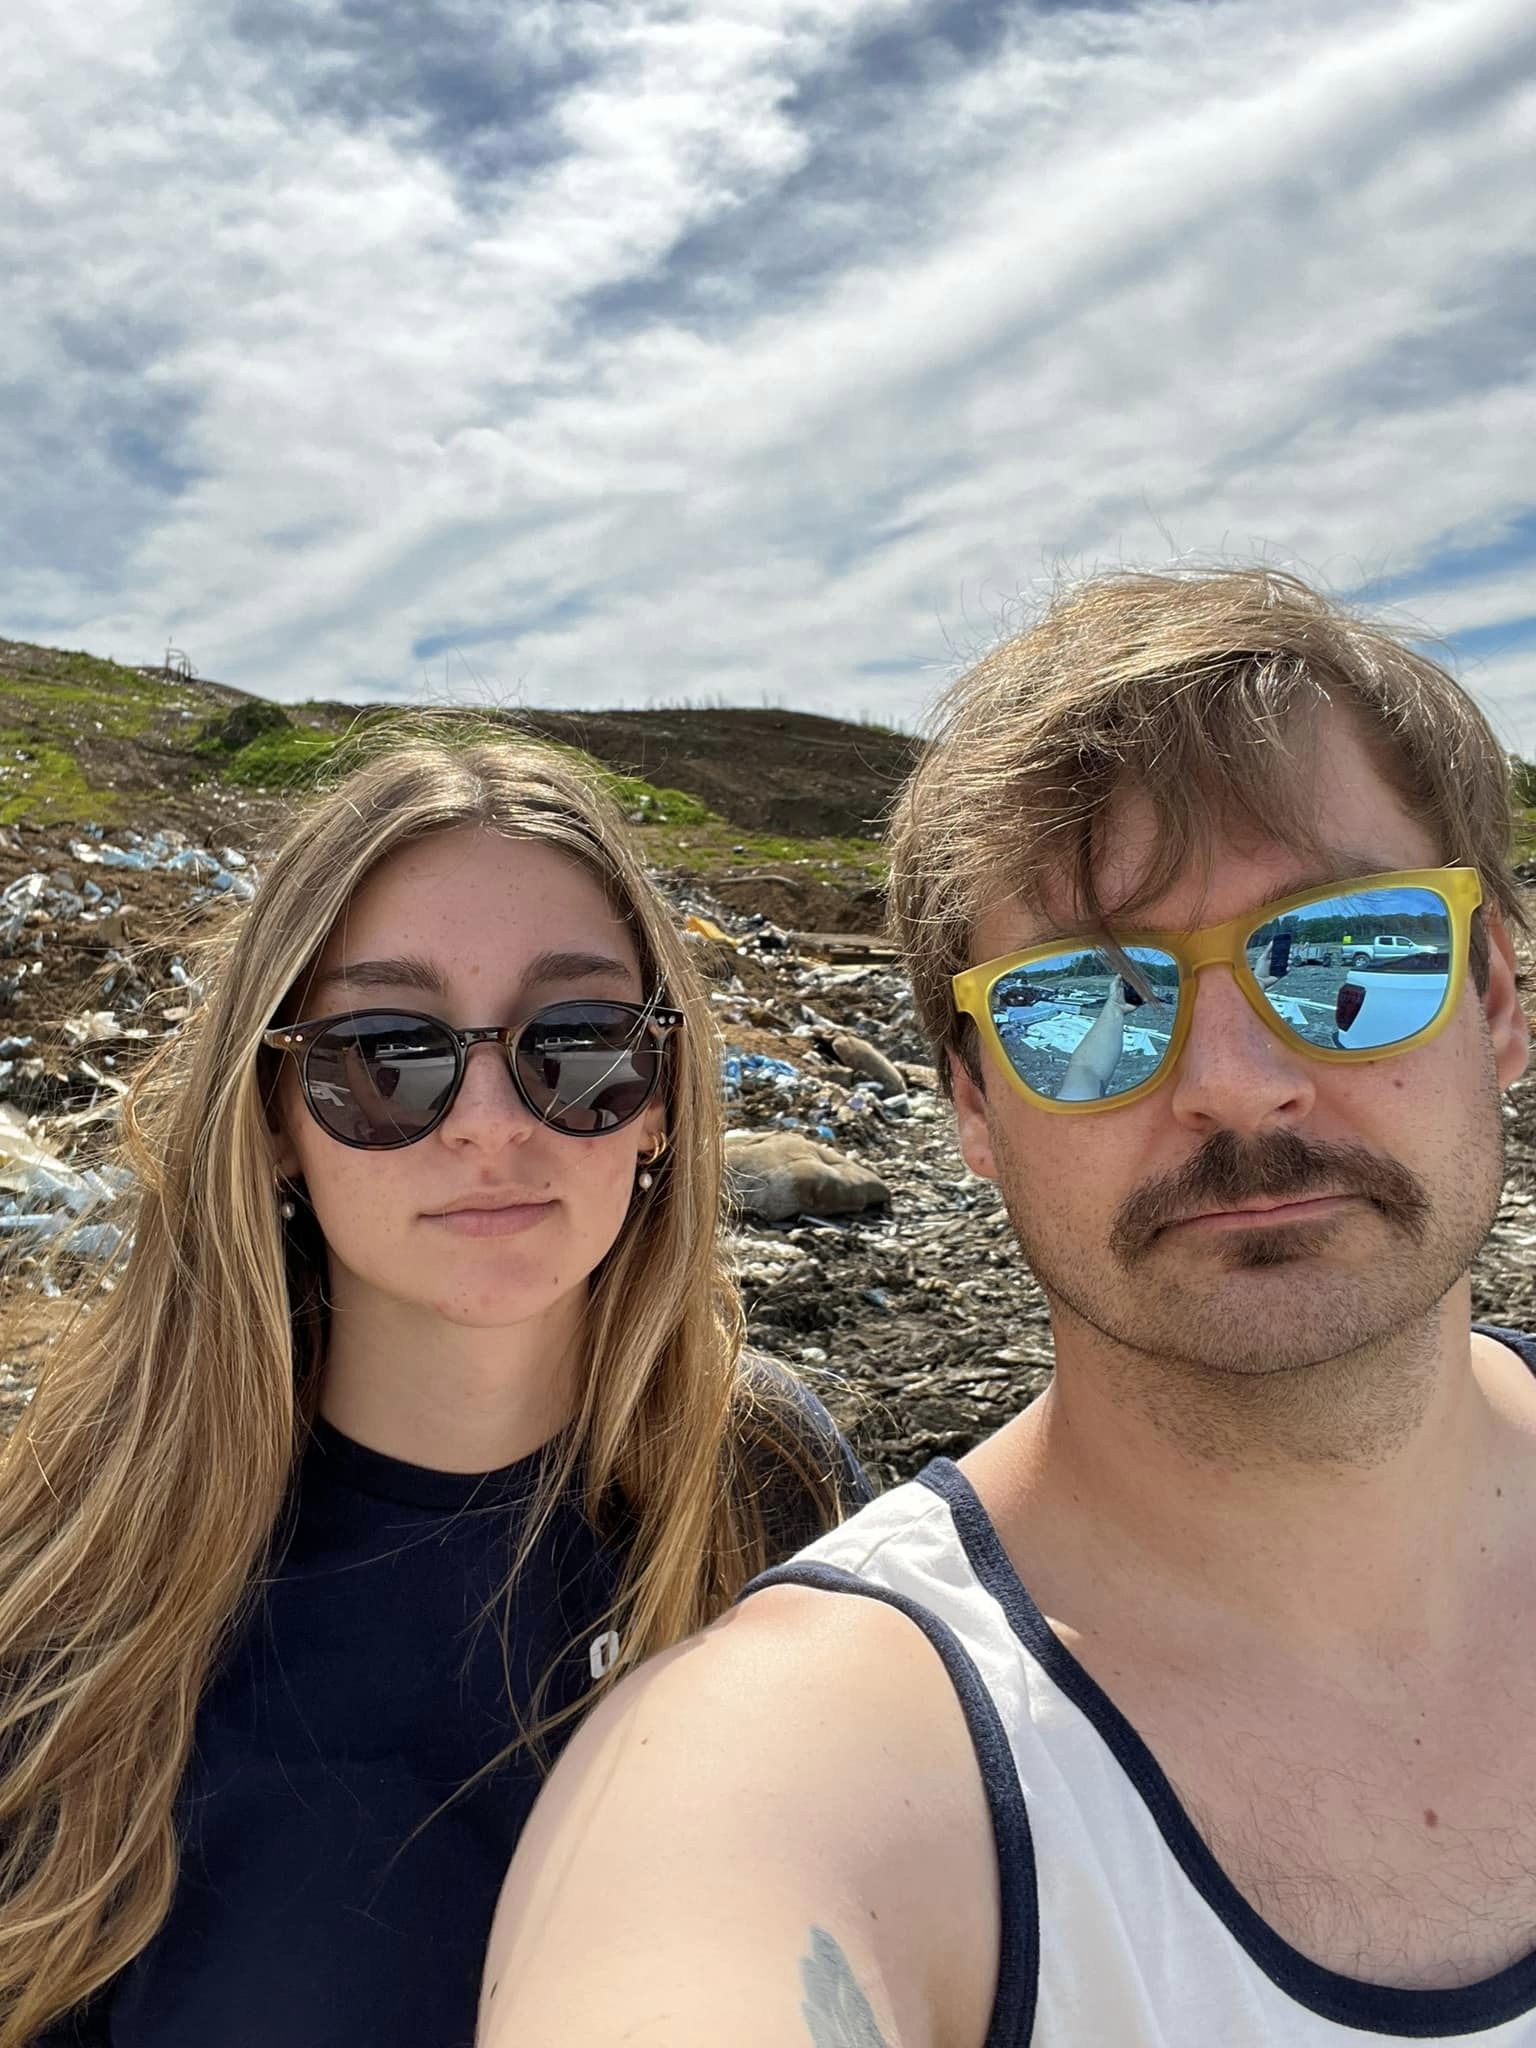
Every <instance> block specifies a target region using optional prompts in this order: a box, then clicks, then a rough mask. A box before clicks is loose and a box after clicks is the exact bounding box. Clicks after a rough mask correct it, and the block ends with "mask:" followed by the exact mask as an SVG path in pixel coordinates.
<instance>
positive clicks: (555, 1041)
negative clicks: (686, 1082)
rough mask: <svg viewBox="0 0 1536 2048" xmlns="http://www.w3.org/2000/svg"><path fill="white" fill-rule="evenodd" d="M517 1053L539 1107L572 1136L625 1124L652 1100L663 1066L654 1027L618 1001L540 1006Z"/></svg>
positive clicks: (521, 1071) (527, 1088) (521, 1077)
mask: <svg viewBox="0 0 1536 2048" xmlns="http://www.w3.org/2000/svg"><path fill="white" fill-rule="evenodd" d="M513 1057H514V1058H515V1060H516V1062H517V1073H518V1079H519V1080H520V1081H521V1083H522V1085H523V1088H524V1089H525V1091H526V1092H527V1096H528V1100H529V1101H530V1102H531V1103H532V1105H533V1107H534V1108H535V1110H536V1111H537V1112H538V1114H539V1115H540V1116H541V1117H543V1118H544V1120H545V1122H546V1123H548V1124H552V1125H553V1126H554V1127H555V1129H556V1130H560V1131H566V1132H569V1133H571V1134H572V1135H575V1134H577V1133H586V1132H592V1131H612V1130H616V1129H617V1128H618V1127H619V1125H620V1124H627V1123H628V1122H629V1121H630V1119H631V1118H632V1117H636V1116H638V1115H639V1114H640V1112H641V1110H642V1109H644V1107H645V1105H646V1104H647V1103H648V1102H649V1101H650V1099H651V1097H652V1095H653V1094H654V1093H655V1092H656V1083H657V1080H658V1078H659V1076H660V1073H661V1046H660V1043H659V1041H658V1040H657V1039H656V1037H655V1036H654V1033H653V1032H652V1030H651V1027H649V1026H648V1025H647V1024H645V1022H644V1021H643V1020H642V1018H641V1017H640V1016H639V1015H638V1014H637V1013H636V1012H635V1011H633V1010H626V1009H622V1008H620V1006H619V1005H618V1004H616V1003H559V1004H555V1005H554V1006H553V1007H551V1008H550V1009H548V1010H541V1011H540V1012H539V1014H538V1015H537V1016H536V1017H532V1018H530V1019H529V1021H528V1024H527V1025H526V1027H525V1028H524V1029H523V1031H522V1032H521V1033H520V1034H519V1036H518V1040H517V1044H516V1047H515V1049H514V1053H513Z"/></svg>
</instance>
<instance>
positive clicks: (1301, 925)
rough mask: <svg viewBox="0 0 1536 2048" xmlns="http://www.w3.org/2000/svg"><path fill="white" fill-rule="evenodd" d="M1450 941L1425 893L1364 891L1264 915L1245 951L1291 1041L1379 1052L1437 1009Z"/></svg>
mask: <svg viewBox="0 0 1536 2048" xmlns="http://www.w3.org/2000/svg"><path fill="white" fill-rule="evenodd" d="M1451 943H1452V925H1451V913H1450V910H1449V908H1448V907H1447V905H1446V904H1445V903H1444V901H1443V900H1442V899H1441V898H1440V897H1439V896H1437V895H1436V894H1435V892H1434V891H1433V890H1432V889H1366V890H1358V891H1344V890H1341V891H1340V892H1339V894H1338V895H1337V896H1329V897H1327V898H1325V899H1324V901H1322V902H1321V903H1309V904H1307V905H1306V906H1305V908H1304V909H1301V910H1287V911H1286V912H1285V913H1284V914H1283V916H1281V917H1277V918H1270V919H1267V920H1266V921H1265V922H1264V923H1262V924H1259V925H1257V926H1255V928H1254V930H1253V931H1252V932H1251V933H1250V934H1249V937H1248V940H1247V945H1246V951H1247V955H1248V964H1249V966H1250V967H1251V968H1252V969H1253V971H1254V974H1255V976H1256V977H1257V979H1258V981H1259V984H1260V987H1261V989H1262V990H1263V993H1264V999H1265V1001H1266V1002H1267V1003H1268V1004H1269V1006H1270V1008H1271V1009H1272V1010H1273V1011H1274V1013H1275V1015H1276V1016H1277V1017H1278V1018H1279V1019H1280V1021H1281V1022H1282V1023H1283V1024H1288V1025H1289V1026H1290V1028H1291V1029H1292V1031H1294V1032H1295V1033H1296V1034H1297V1035H1298V1037H1300V1038H1303V1039H1305V1040H1306V1042H1307V1043H1308V1044H1309V1045H1318V1046H1326V1047H1327V1048H1328V1049H1329V1050H1330V1051H1343V1052H1380V1051H1384V1050H1385V1049H1386V1048H1388V1047H1390V1046H1394V1045H1400V1044H1402V1042H1403V1041H1404V1040H1405V1039H1409V1038H1413V1037H1415V1036H1416V1035H1417V1034H1418V1033H1419V1032H1420V1031H1423V1030H1424V1029H1425V1028H1426V1027H1427V1026H1428V1025H1430V1024H1433V1023H1434V1021H1435V1019H1436V1018H1437V1017H1438V1016H1439V1015H1440V1012H1441V1011H1442V1010H1443V1009H1444V1007H1445V1005H1446V1002H1447V1000H1448V999H1449V997H1450V995H1451V993H1452V991H1451V986H1450V975H1451Z"/></svg>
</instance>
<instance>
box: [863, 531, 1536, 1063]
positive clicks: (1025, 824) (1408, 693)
mask: <svg viewBox="0 0 1536 2048" xmlns="http://www.w3.org/2000/svg"><path fill="white" fill-rule="evenodd" d="M1328 705H1337V706H1339V707H1341V708H1342V709H1344V710H1345V711H1347V712H1348V713H1349V714H1351V715H1352V716H1353V718H1354V719H1355V721H1356V723H1357V726H1358V728H1359V730H1360V731H1361V732H1362V733H1363V734H1364V735H1365V737H1366V739H1367V741H1368V742H1369V743H1370V744H1371V745H1372V747H1373V749H1374V751H1375V753H1376V755H1377V758H1378V761H1379V763H1380V767H1381V770H1382V772H1383V774H1384V775H1385V776H1386V777H1387V779H1388V780H1389V782H1390V783H1391V784H1392V785H1393V787H1394V788H1395V789H1396V790H1397V792H1398V794H1399V795H1400V796H1401V797H1402V799H1403V801H1404V803H1405V804H1406V805H1407V807H1408V808H1409V810H1410V812H1411V813H1412V815H1413V816H1414V817H1416V818H1418V819H1419V820H1421V821H1422V822H1423V824H1424V825H1425V827H1426V828H1427V829H1428V831H1429V832H1430V833H1431V835H1432V836H1433V837H1434V839H1435V840H1436V841H1437V843H1438V845H1439V848H1440V851H1441V856H1442V858H1443V860H1444V861H1446V862H1447V863H1456V864H1460V865H1464V866H1467V867H1473V868H1476V869H1477V871H1478V873H1479V874H1480V875H1481V877H1482V881H1483V888H1484V892H1485V904H1486V906H1487V908H1488V909H1490V910H1492V911H1495V912H1496V913H1497V914H1498V915H1499V916H1501V917H1502V918H1503V920H1504V921H1505V923H1506V924H1508V925H1510V926H1512V927H1513V928H1515V929H1516V930H1520V931H1528V930H1529V929H1530V919H1529V916H1528V913H1527V911H1526V909H1525V906H1524V903H1523V900H1522V893H1521V889H1520V885H1519V882H1518V880H1517V879H1516V877H1515V875H1514V873H1513V871H1512V868H1511V865H1510V821H1511V800H1510V762H1509V758H1508V756H1507V755H1506V753H1505V751H1504V749H1503V748H1502V747H1501V745H1500V744H1499V741H1498V740H1497V738H1496V737H1495V735H1494V733H1493V731H1492V729H1491V727H1490V726H1489V724H1488V721H1487V719H1486V718H1485V717H1484V715H1483V713H1482V712H1481V711H1480V710H1479V709H1478V707H1477V705H1476V704H1475V703H1474V702H1473V701H1472V699H1471V697H1470V696H1468V694H1467V692H1466V691H1465V690H1463V689H1462V688H1461V686H1460V685H1459V684H1458V683H1457V682H1456V681H1455V680H1454V678H1453V677H1451V676H1450V675H1449V674H1448V673H1447V672H1446V670H1445V669H1444V668H1443V667H1441V666H1440V665H1439V664H1438V663H1437V662H1435V661H1433V660H1431V659H1430V658H1429V657H1428V656H1427V655H1425V654H1422V653H1419V652H1417V651H1416V650H1415V649H1414V648H1412V647H1410V646H1409V645H1408V644H1407V643H1406V642H1405V640H1404V639H1403V638H1402V637H1401V636H1399V635H1398V634H1397V633H1396V632H1394V631H1393V630H1391V629H1390V628H1389V627H1387V626H1384V625H1382V624H1380V623H1377V622H1374V621H1372V620H1369V619H1367V618H1365V617H1363V616H1360V615H1358V614H1356V613H1355V612H1353V611H1350V610H1347V609H1346V608H1344V607H1343V606H1341V605H1339V604H1337V603H1335V602H1334V601H1332V600H1331V599H1329V598H1326V597H1324V596H1322V595H1321V594H1320V593H1319V592H1318V591H1315V590H1313V589H1311V588H1310V587H1309V586H1308V585H1307V584H1305V583H1303V582H1302V581H1301V580H1300V578H1298V577H1296V576H1292V575H1288V574H1285V573H1283V572H1281V571H1279V570H1274V569H1262V568H1260V569H1225V570H1217V571H1213V572H1205V573H1202V574H1198V575H1190V574H1148V573H1141V572H1118V573H1111V574H1107V575H1099V576H1094V577H1092V578H1090V579H1088V580H1087V581H1085V582H1083V583H1080V584H1077V585H1075V586H1073V587H1071V588H1068V589H1067V590H1065V591H1064V592H1062V593H1061V594H1059V595H1058V596H1057V597H1056V599H1055V600H1054V602H1053V603H1052V604H1051V605H1050V606H1049V607H1048V609H1047V610H1046V612H1045V613H1044V615H1043V617H1042V618H1041V619H1040V620H1039V622H1038V623H1037V624H1036V625H1034V626H1033V627H1031V628H1030V629H1029V630H1028V631H1026V632H1023V633H1020V634H1018V635H1016V636H1015V637H1014V638H1012V639H1009V640H1007V641H1005V642H1004V643H1003V644H1002V645H1001V646H999V647H997V648H996V649H994V651H993V652H992V653H990V654H988V655H987V656H986V657H985V658H984V659H983V660H982V661H980V662H978V663H977V664H976V666H975V667H974V668H972V669H971V670H970V671H969V672H968V673H967V674H965V675H964V676H962V677H961V678H960V680H959V681H958V682H957V683H955V684H954V685H953V686H952V687H951V689H950V690H949V691H948V692H947V693H946V695H945V696H944V697H943V698H942V699H941V701H940V703H939V705H938V707H937V711H936V713H935V718H934V722H933V729H932V737H931V744H930V745H929V747H928V749H927V751H926V752H925V754H924V756H923V758H922V760H921V761H920V763H919V765H918V767H917V769H916V770H915V771H914V773H913V775H912V776H911V778H910V780H909V781H908V783H907V785H906V787H905V788H904V789H903V791H902V792H901V795H900V797H899V798H898V800H897V804H896V808H895V813H894V817H893V821H892V832H891V914H892V922H893V926H894V930H895V933H896V936H897V938H898V939H899V941H900V942H901V945H902V948H903V951H904V952H905V954H906V957H907V960H908V962H909V965H910V968H911V973H912V982H913V992H914V996H915V999H916V1004H917V1013H918V1017H919V1019H920V1020H921V1022H922V1025H923V1027H924V1029H925V1031H926V1033H927V1035H928V1038H929V1041H930V1043H931V1044H932V1045H933V1047H934V1050H935V1055H936V1059H937V1064H938V1068H939V1072H940V1076H941V1079H942V1080H943V1083H944V1085H945V1086H948V1082H949V1060H948V1055H949V1054H950V1053H955V1054H957V1055H958V1056H959V1057H960V1058H961V1059H962V1060H964V1061H965V1062H966V1063H967V1065H969V1066H970V1067H971V1069H972V1071H973V1072H974V1071H975V1065H976V1045H975V1039H974V1036H973V1035H972V1032H971V1029H970V1028H969V1027H968V1025H967V1020H966V1019H964V1018H962V1017H959V1016H957V1015H956V1013H955V1010H954V1006H953V1003H952V1001H951V995H950V977H951V976H952V975H953V974H955V973H956V972H957V971H958V970H959V969H960V968H962V967H965V966H967V965H968V964H969V960H970V941H971V935H972V933H973V932H974V930H975V927H976V924H977V921H978V919H979V918H981V917H982V916H983V915H984V914H985V912H986V911H987V910H988V909H989V908H991V907H993V906H995V905H997V904H998V903H1001V902H1005V901H1016V902H1018V903H1020V904H1021V905H1024V906H1026V907H1028V908H1031V909H1035V908H1038V907H1040V905H1041V904H1042V903H1043V901H1044V899H1045V896H1046V893H1047V891H1050V892H1052V893H1053V894H1059V893H1060V892H1063V891H1064V892H1065V893H1066V895H1067V897H1068V898H1069V900H1070V901H1072V902H1073V904H1074V906H1075V909H1076V912H1077V913H1078V914H1079V915H1080V916H1081V920H1082V925H1083V929H1084V930H1085V931H1093V930H1103V929H1104V928H1105V927H1106V924H1107V922H1108V920H1109V919H1110V918H1111V917H1113V918H1114V919H1116V920H1118V921H1120V922H1122V923H1123V922H1127V921H1133V920H1134V919H1135V918H1136V916H1137V915H1138V914H1139V913H1141V912H1144V911H1145V910H1146V908H1147V907H1148V906H1149V905H1150V904H1152V903H1154V902H1155V901H1156V900H1157V899H1158V898H1159V897H1160V896H1161V895H1163V894H1164V893H1165V891H1166V890H1167V889H1168V888H1170V887H1171V886H1172V884H1173V883H1174V882H1175V881H1176V880H1177V879H1178V878H1179V877H1180V876H1181V875H1184V874H1186V873H1190V872H1193V873H1195V874H1196V875H1198V876H1200V877H1201V878H1202V880H1203V881H1204V882H1206V883H1209V881H1210V878H1211V876H1212V874H1213V872H1214V867H1215V864H1216V859H1217V856H1218V853H1219V851H1220V849H1221V847H1222V846H1223V845H1224V844H1231V843H1232V842H1233V841H1237V842H1239V843H1241V842H1243V841H1245V840H1246V841H1251V842H1254V843H1259V842H1267V843H1279V844H1282V845H1286V846H1289V847H1292V848H1293V849H1294V850H1295V851H1296V852H1298V853H1299V854H1301V855H1302V856H1303V857H1306V858H1308V859H1312V860H1321V859H1324V858H1326V852H1327V848H1326V845H1325V833H1326V828H1327V821H1324V820H1319V819H1318V817H1317V815H1316V811H1315V808H1314V804H1313V799H1312V783H1311V778H1310V776H1309V775H1308V773H1307V768H1308V764H1309V762H1310V760H1311V758H1312V745H1313V740H1314V736H1315V732H1316V720H1317V716H1318V714H1319V713H1320V712H1321V711H1322V710H1324V709H1325V708H1326V707H1327V706H1328ZM1132 791H1134V792H1136V793H1138V794H1140V795H1141V796H1143V797H1144V798H1145V799H1146V800H1147V801H1148V802H1149V803H1150V805H1151V807H1152V810H1153V814H1154V819H1155V824H1156V832H1155V835H1154V841H1153V846H1152V850H1151V853H1150V854H1149V857H1148V859H1147V861H1146V863H1145V865H1144V866H1143V868H1142V869H1141V871H1140V873H1139V874H1138V875H1137V876H1136V877H1135V880H1134V883H1133V885H1132V886H1131V887H1130V888H1129V889H1127V890H1124V891H1121V892H1119V893H1117V894H1116V896H1115V899H1114V900H1113V901H1112V902H1107V901H1105V900H1104V899H1103V896H1102V894H1101V884H1102V859H1103V854H1104V850H1105V836H1106V830H1107V825H1108V819H1109V816H1110V811H1111V806H1112V804H1113V802H1114V801H1115V800H1116V799H1117V798H1120V797H1122V796H1124V795H1125V794H1127V793H1129V792H1132ZM1487 960H1488V952H1487V939H1486V931H1485V930H1483V929H1482V927H1481V920H1479V921H1478V925H1477V927H1476V928H1475V929H1474V948H1473V968H1474V973H1475V974H1476V976H1477V977H1478V982H1479V986H1482V985H1483V984H1484V983H1485V981H1486V974H1487Z"/></svg>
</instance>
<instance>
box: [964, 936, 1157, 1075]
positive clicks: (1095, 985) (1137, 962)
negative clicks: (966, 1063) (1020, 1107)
mask: <svg viewBox="0 0 1536 2048" xmlns="http://www.w3.org/2000/svg"><path fill="white" fill-rule="evenodd" d="M1125 957H1126V959H1127V960H1128V961H1129V962H1130V964H1131V970H1132V972H1131V977H1130V978H1127V976H1126V975H1124V974H1123V973H1122V972H1121V970H1120V968H1119V967H1117V965H1116V964H1115V961H1114V959H1113V958H1112V957H1111V955H1110V954H1108V953H1106V952H1102V951H1100V950H1098V949H1097V948H1094V947H1089V946H1074V947H1072V948H1071V949H1070V950H1069V951H1066V952H1062V953H1057V954H1053V955H1052V956H1051V958H1050V959H1047V960H1031V961H1030V963H1029V965H1028V966H1027V967H1016V968H1014V969H1013V970H1012V971H1011V972H1010V973H1008V974H1005V975H1002V976H1001V977H1000V978H999V979H998V980H997V981H995V982H994V983H993V985H992V992H991V996H990V998H989V1001H990V1007H991V1012H992V1023H993V1026H994V1028H995V1029H996V1031H997V1035H998V1039H999V1041H1000V1042H1001V1044H1002V1048H1003V1051H1004V1052H1005V1053H1006V1054H1007V1057H1008V1061H1009V1064H1010V1065H1011V1066H1012V1068H1013V1070H1014V1072H1015V1073H1016V1074H1017V1075H1018V1077H1019V1079H1020V1080H1021V1081H1022V1082H1023V1083H1024V1085H1025V1086H1026V1087H1027V1088H1030V1089H1033V1091H1034V1092H1035V1094H1037V1095H1043V1096H1044V1097H1045V1098H1046V1100H1047V1101H1049V1102H1094V1101H1102V1100H1105V1099H1107V1098H1109V1097H1113V1096H1116V1095H1124V1094H1126V1093H1127V1092H1128V1091H1129V1090H1130V1089H1132V1088H1137V1087H1140V1085H1141V1083H1142V1082H1143V1081H1147V1080H1150V1079H1151V1077H1152V1075H1153V1074H1155V1073H1156V1072H1157V1069H1158V1068H1159V1066H1160V1065H1161V1064H1162V1062H1163V1059H1164V1058H1165V1056H1166V1054H1167V1051H1168V1041H1169V1038H1170V1037H1171V1035H1172V1032H1173V1021H1174V1016H1175V1013H1176V1011H1177V1008H1178V1000H1179V965H1178V962H1177V961H1176V960H1174V959H1173V958H1172V957H1171V955H1169V954H1167V953H1162V952H1159V951H1158V950H1157V949H1156V948H1155V947H1151V946H1128V947H1127V948H1126V953H1125Z"/></svg>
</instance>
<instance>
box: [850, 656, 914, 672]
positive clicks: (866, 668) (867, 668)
mask: <svg viewBox="0 0 1536 2048" xmlns="http://www.w3.org/2000/svg"><path fill="white" fill-rule="evenodd" d="M932 667H933V663H932V661H931V660H930V659H929V658H928V657H927V656H926V655H922V654H896V655H886V656H881V657H880V658H879V659H877V660H875V661H859V662H855V663H854V669H853V672H854V674H855V675H857V676H916V675H921V674H923V672H924V671H925V670H927V669H931V668H932Z"/></svg>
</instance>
